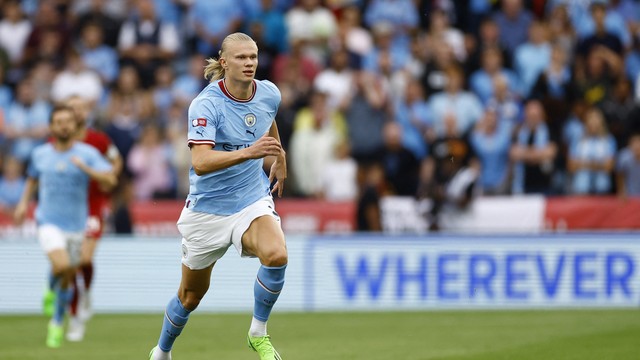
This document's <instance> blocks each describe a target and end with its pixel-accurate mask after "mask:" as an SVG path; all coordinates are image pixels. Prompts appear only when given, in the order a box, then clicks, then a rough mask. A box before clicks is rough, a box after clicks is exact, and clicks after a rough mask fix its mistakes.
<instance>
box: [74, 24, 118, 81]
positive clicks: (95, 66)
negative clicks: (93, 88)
mask: <svg viewBox="0 0 640 360" xmlns="http://www.w3.org/2000/svg"><path fill="white" fill-rule="evenodd" d="M103 38H104V31H103V29H102V28H100V26H99V25H98V24H97V23H89V24H86V25H85V26H84V27H83V28H82V34H81V37H80V42H79V44H78V45H79V46H78V51H79V52H80V55H81V56H82V60H83V62H84V63H85V65H86V66H87V68H89V69H91V70H93V71H95V72H96V73H97V74H98V75H100V79H101V80H102V83H103V84H104V85H105V86H109V85H111V83H113V82H114V81H115V80H116V78H117V77H118V71H119V64H118V53H117V52H116V51H115V50H114V49H113V47H111V46H109V45H107V44H105V43H104V41H103Z"/></svg>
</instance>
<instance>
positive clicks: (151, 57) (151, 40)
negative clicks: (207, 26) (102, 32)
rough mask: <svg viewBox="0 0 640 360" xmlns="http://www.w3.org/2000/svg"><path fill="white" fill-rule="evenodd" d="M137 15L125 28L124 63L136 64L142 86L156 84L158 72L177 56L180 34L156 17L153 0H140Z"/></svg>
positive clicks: (121, 48)
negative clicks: (161, 66)
mask: <svg viewBox="0 0 640 360" xmlns="http://www.w3.org/2000/svg"><path fill="white" fill-rule="evenodd" d="M136 10H137V14H136V16H135V17H132V18H131V19H130V20H128V21H127V22H125V23H124V24H123V25H122V29H121V31H120V37H119V38H118V50H119V51H120V56H121V58H122V60H123V62H124V63H125V64H127V65H133V66H134V67H135V68H136V70H137V71H138V73H139V75H140V83H141V85H142V87H144V88H149V87H150V86H151V85H152V84H153V80H154V74H155V70H156V69H157V68H158V66H160V65H161V64H163V63H167V62H170V61H171V60H173V58H174V57H175V55H176V53H177V51H178V48H179V46H180V40H179V38H178V31H177V30H176V28H175V26H174V25H173V24H171V23H169V22H163V21H161V20H159V19H158V18H157V17H156V10H155V6H154V4H153V1H152V0H137V1H136Z"/></svg>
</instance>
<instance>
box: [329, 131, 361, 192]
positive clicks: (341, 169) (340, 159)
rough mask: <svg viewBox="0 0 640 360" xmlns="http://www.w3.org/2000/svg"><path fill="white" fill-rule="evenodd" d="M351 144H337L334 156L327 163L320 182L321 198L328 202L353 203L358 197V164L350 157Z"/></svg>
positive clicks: (343, 142) (344, 142)
mask: <svg viewBox="0 0 640 360" xmlns="http://www.w3.org/2000/svg"><path fill="white" fill-rule="evenodd" d="M350 152H351V149H350V148H349V143H348V142H347V141H346V140H343V141H341V142H339V143H337V144H336V146H335V149H334V154H333V157H332V158H331V159H329V161H328V162H327V164H326V166H325V168H324V171H323V172H322V174H321V180H320V195H321V198H322V199H324V200H327V201H353V200H355V199H356V196H357V195H358V187H357V183H356V176H357V172H358V164H357V163H356V161H355V160H354V159H353V158H352V157H351V156H350V155H349V154H350Z"/></svg>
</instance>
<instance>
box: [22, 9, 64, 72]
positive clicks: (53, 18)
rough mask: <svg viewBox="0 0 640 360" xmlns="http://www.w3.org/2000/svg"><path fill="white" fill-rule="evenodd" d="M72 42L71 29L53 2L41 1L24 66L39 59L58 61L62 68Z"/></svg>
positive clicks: (25, 52) (25, 51)
mask: <svg viewBox="0 0 640 360" xmlns="http://www.w3.org/2000/svg"><path fill="white" fill-rule="evenodd" d="M70 41H71V29H70V27H69V26H68V24H67V22H65V21H64V16H63V14H61V12H60V11H59V10H58V9H57V8H56V6H55V3H54V2H52V1H40V2H39V4H38V11H37V13H36V17H35V20H34V22H33V26H32V29H31V33H30V34H29V38H28V39H27V44H26V45H25V48H24V57H23V64H25V65H27V66H29V65H31V64H33V63H35V62H36V61H37V60H38V59H42V58H49V59H51V60H56V65H58V66H60V65H62V63H63V62H64V61H63V60H64V55H65V54H66V50H67V49H68V48H69V42H70Z"/></svg>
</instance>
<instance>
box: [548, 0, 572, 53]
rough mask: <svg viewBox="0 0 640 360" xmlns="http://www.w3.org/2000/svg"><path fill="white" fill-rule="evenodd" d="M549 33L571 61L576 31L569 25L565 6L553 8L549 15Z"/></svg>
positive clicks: (559, 5)
mask: <svg viewBox="0 0 640 360" xmlns="http://www.w3.org/2000/svg"><path fill="white" fill-rule="evenodd" d="M548 18H549V33H550V36H549V37H550V38H551V39H553V42H554V43H556V44H557V45H559V46H561V47H562V49H564V52H565V54H567V59H568V61H569V62H571V60H572V59H573V51H574V49H575V46H576V42H577V36H576V31H575V29H574V28H573V24H572V23H571V18H570V17H569V12H568V10H567V5H566V4H558V5H556V6H554V7H553V9H552V10H551V14H550V15H549V17H548Z"/></svg>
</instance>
